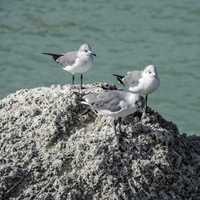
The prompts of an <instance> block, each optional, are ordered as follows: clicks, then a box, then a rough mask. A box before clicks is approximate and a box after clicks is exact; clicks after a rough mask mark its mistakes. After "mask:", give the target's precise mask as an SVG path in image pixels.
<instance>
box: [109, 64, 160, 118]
mask: <svg viewBox="0 0 200 200" xmlns="http://www.w3.org/2000/svg"><path fill="white" fill-rule="evenodd" d="M113 76H116V77H117V80H118V81H119V82H120V83H121V84H122V85H124V86H128V87H129V90H130V91H132V92H134V93H138V94H141V95H145V108H144V114H146V112H147V97H148V95H149V94H151V93H152V92H154V91H155V90H156V89H158V87H159V86H160V79H159V76H158V72H157V69H156V67H155V66H154V65H148V66H146V67H145V68H144V70H143V71H131V72H127V74H126V75H125V76H121V75H117V74H113Z"/></svg>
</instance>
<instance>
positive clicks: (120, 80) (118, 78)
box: [112, 74, 124, 86]
mask: <svg viewBox="0 0 200 200" xmlns="http://www.w3.org/2000/svg"><path fill="white" fill-rule="evenodd" d="M112 75H113V76H115V77H116V78H117V80H118V81H119V82H120V83H121V84H122V85H123V86H124V82H123V81H122V79H123V78H124V76H122V75H118V74H112Z"/></svg>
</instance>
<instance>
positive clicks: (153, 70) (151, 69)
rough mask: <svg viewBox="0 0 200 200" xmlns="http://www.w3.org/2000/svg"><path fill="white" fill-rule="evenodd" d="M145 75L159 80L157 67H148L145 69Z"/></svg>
mask: <svg viewBox="0 0 200 200" xmlns="http://www.w3.org/2000/svg"><path fill="white" fill-rule="evenodd" d="M143 75H145V76H148V77H152V78H158V73H157V69H156V66H155V65H148V66H146V67H145V69H144V71H143Z"/></svg>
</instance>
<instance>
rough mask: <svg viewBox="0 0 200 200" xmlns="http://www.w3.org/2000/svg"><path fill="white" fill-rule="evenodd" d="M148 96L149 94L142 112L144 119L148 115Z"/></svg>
mask: <svg viewBox="0 0 200 200" xmlns="http://www.w3.org/2000/svg"><path fill="white" fill-rule="evenodd" d="M147 97H148V95H146V96H145V105H144V109H143V113H142V119H143V118H145V117H146V113H147Z"/></svg>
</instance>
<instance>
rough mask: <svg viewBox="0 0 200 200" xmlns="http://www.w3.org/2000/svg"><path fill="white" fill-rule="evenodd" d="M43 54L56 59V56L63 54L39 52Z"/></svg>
mask: <svg viewBox="0 0 200 200" xmlns="http://www.w3.org/2000/svg"><path fill="white" fill-rule="evenodd" d="M41 54H43V55H49V56H52V58H53V59H54V60H55V61H56V60H57V59H58V58H60V57H61V56H63V54H55V53H41Z"/></svg>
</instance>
